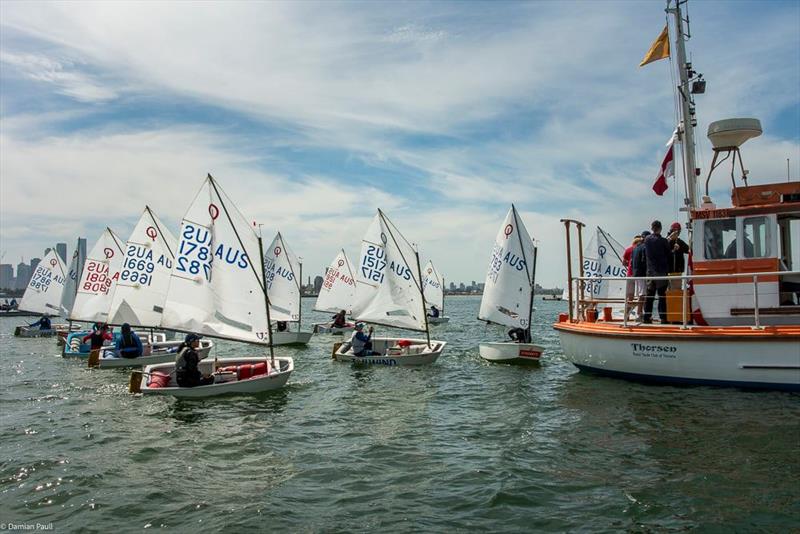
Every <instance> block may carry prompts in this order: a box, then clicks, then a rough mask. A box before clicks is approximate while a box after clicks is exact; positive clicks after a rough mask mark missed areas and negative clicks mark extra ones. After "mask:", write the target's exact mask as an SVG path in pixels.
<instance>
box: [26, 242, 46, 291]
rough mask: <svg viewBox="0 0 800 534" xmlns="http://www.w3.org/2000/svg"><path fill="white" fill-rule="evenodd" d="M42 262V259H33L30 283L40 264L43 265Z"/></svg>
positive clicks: (29, 276) (29, 277)
mask: <svg viewBox="0 0 800 534" xmlns="http://www.w3.org/2000/svg"><path fill="white" fill-rule="evenodd" d="M51 250H52V249H51ZM41 261H42V258H32V259H31V274H29V275H28V282H30V281H31V276H33V273H34V272H36V268H37V267H38V266H39V263H41ZM25 285H27V282H26V283H25Z"/></svg>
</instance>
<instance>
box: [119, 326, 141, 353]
mask: <svg viewBox="0 0 800 534" xmlns="http://www.w3.org/2000/svg"><path fill="white" fill-rule="evenodd" d="M116 349H117V354H118V355H119V356H120V357H121V358H138V357H139V356H141V355H142V353H143V352H144V348H143V347H142V340H141V339H139V336H137V335H136V332H134V331H133V330H131V325H129V324H128V323H125V324H123V325H122V335H121V336H119V339H117V343H116Z"/></svg>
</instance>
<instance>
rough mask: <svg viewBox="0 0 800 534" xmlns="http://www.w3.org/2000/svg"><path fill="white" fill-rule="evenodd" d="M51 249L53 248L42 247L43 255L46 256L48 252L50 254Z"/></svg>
mask: <svg viewBox="0 0 800 534" xmlns="http://www.w3.org/2000/svg"><path fill="white" fill-rule="evenodd" d="M51 250H53V249H52V248H50V247H47V248H46V249H44V255H45V256H47V255H48V254H50V251H51Z"/></svg>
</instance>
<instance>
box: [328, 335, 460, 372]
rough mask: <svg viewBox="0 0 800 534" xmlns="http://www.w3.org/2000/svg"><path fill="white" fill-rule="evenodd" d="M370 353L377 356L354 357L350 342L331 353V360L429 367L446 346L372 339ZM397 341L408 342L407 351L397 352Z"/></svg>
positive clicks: (422, 340)
mask: <svg viewBox="0 0 800 534" xmlns="http://www.w3.org/2000/svg"><path fill="white" fill-rule="evenodd" d="M371 341H372V351H373V352H376V353H377V354H375V355H371V356H356V355H355V354H353V351H352V350H351V346H350V342H349V341H348V342H346V343H342V344H341V346H339V347H337V348H336V350H335V351H334V353H333V359H335V360H337V361H340V362H352V363H355V364H362V365H387V366H390V367H394V366H418V365H429V364H432V363H433V362H435V361H436V359H437V358H439V356H440V355H441V354H442V352H443V351H444V348H445V346H446V345H447V343H446V342H444V341H434V340H431V342H430V346H428V342H427V341H426V340H424V339H406V338H391V337H384V338H372V340H371ZM399 341H409V342H411V345H410V346H409V347H408V348H407V349H401V350H397V349H395V348H394V347H396V346H397V342H399Z"/></svg>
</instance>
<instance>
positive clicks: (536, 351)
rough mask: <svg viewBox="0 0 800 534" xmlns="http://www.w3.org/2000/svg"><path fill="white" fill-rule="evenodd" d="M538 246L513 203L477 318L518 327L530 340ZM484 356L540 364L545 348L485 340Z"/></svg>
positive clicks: (497, 240)
mask: <svg viewBox="0 0 800 534" xmlns="http://www.w3.org/2000/svg"><path fill="white" fill-rule="evenodd" d="M535 278H536V247H535V246H534V244H533V240H531V237H530V235H529V234H528V230H527V229H526V228H525V225H524V224H523V223H522V219H521V218H520V217H519V214H518V213H517V209H516V208H515V207H514V205H513V204H512V205H511V209H510V210H509V211H508V215H506V218H505V221H503V224H502V226H500V231H499V232H497V237H495V240H494V247H493V248H492V256H491V258H490V260H489V270H488V272H487V273H486V285H485V286H484V290H483V297H482V298H481V307H480V311H479V312H478V319H480V320H482V321H486V322H487V323H492V324H497V325H501V326H506V327H511V328H514V329H519V330H518V331H522V332H525V338H526V339H528V340H530V338H531V337H530V333H531V313H532V310H533V294H534V287H535ZM478 350H479V352H480V355H481V358H483V359H485V360H488V361H490V362H495V363H523V364H526V363H534V364H535V363H539V358H540V356H541V355H542V353H543V352H544V348H542V347H541V346H540V345H536V344H533V343H530V342H527V343H516V342H486V343H481V344H480V346H479V349H478Z"/></svg>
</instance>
